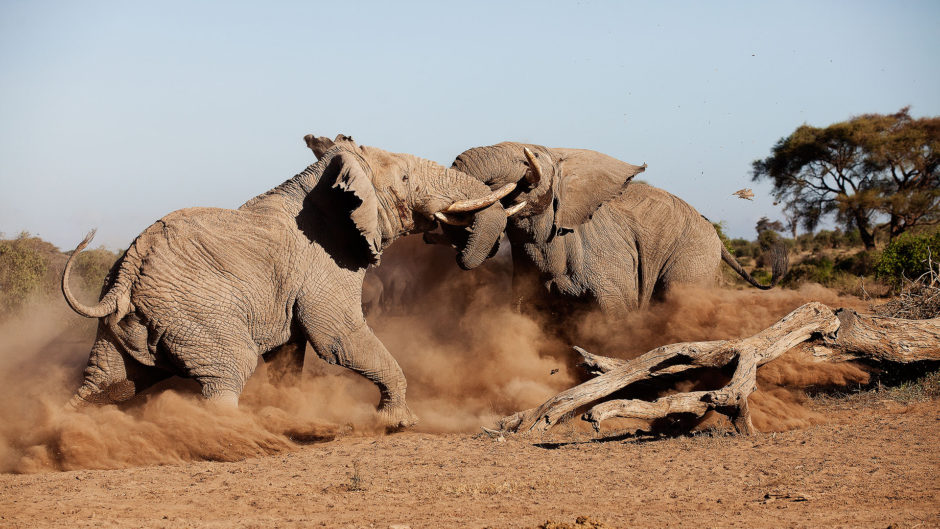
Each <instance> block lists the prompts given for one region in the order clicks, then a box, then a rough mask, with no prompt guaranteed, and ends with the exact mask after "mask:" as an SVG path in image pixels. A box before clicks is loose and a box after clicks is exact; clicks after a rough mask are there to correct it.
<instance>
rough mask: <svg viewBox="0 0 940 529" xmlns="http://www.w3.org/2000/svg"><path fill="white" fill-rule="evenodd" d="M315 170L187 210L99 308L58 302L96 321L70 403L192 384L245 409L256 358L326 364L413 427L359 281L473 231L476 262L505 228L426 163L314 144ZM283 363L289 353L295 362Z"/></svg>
mask: <svg viewBox="0 0 940 529" xmlns="http://www.w3.org/2000/svg"><path fill="white" fill-rule="evenodd" d="M304 139H305V141H306V143H307V145H308V146H309V147H311V148H314V147H316V148H317V149H320V150H321V156H320V159H319V161H318V162H317V163H315V164H313V165H310V166H309V167H307V168H306V169H304V170H303V171H302V172H300V173H299V174H297V175H296V176H294V177H293V178H290V179H289V180H287V181H285V182H284V183H282V184H281V185H279V186H277V187H275V188H274V189H271V190H269V191H267V192H266V193H263V194H261V195H259V196H257V197H255V198H253V199H251V200H249V201H248V202H246V203H245V204H244V205H242V206H241V207H240V208H238V209H236V210H230V209H219V208H188V209H182V210H178V211H175V212H172V213H170V214H168V215H166V216H165V217H163V218H161V219H160V220H158V221H156V222H155V223H154V224H152V225H151V226H150V227H148V228H147V229H145V230H144V231H143V232H142V233H141V234H140V235H139V236H137V238H136V239H135V240H134V241H133V242H132V243H131V245H130V247H129V248H128V249H127V251H126V252H125V254H124V255H123V256H122V257H121V258H120V259H119V260H118V262H116V263H115V265H114V267H113V268H112V269H111V271H110V272H109V274H108V276H107V278H106V279H105V285H104V287H103V288H102V292H101V296H100V298H99V301H98V303H97V304H95V305H90V306H89V305H85V304H84V303H82V302H81V301H79V300H78V299H76V298H75V296H74V295H73V294H72V292H71V291H70V289H69V273H70V270H71V267H72V264H73V261H74V259H75V256H76V255H78V253H79V252H81V251H82V250H83V249H84V248H85V247H86V246H87V245H88V243H89V242H90V241H91V239H92V237H93V236H94V231H92V232H91V233H90V234H89V235H88V236H86V237H85V239H84V240H83V241H82V242H81V243H80V244H79V245H78V247H77V248H76V249H75V251H74V252H73V253H72V255H71V257H70V258H69V259H68V261H67V263H66V265H65V269H64V271H63V274H62V292H63V294H64V296H65V299H66V301H67V303H68V304H69V306H70V307H71V308H72V309H73V310H74V311H75V312H77V313H78V314H80V315H82V316H85V317H88V318H98V320H99V321H98V329H97V335H96V338H95V342H94V344H93V346H92V348H91V352H90V355H89V360H88V363H87V366H86V368H85V370H84V380H83V382H82V384H81V386H80V387H79V389H78V391H77V392H76V393H75V395H74V396H73V397H72V399H71V400H70V401H69V403H68V404H67V407H69V408H73V409H75V408H80V407H83V406H86V405H88V404H103V403H117V402H121V401H125V400H127V399H129V398H131V397H133V396H134V395H135V394H137V393H139V392H140V391H142V390H143V389H145V388H146V387H148V386H150V385H152V384H154V383H156V382H158V381H160V380H162V379H164V378H167V377H169V376H171V375H179V376H182V377H187V378H192V379H195V380H196V381H197V382H198V383H199V384H200V386H201V392H202V396H203V397H204V398H205V399H207V400H208V401H210V402H212V403H216V404H219V405H223V406H229V407H237V405H238V400H239V396H240V394H241V392H242V389H243V388H244V385H245V382H246V380H247V379H248V378H249V377H250V376H251V374H252V372H253V371H254V369H255V367H256V366H257V363H258V356H259V355H263V356H267V355H273V354H281V355H285V356H287V357H288V363H293V364H295V365H294V366H293V367H294V368H296V367H297V364H298V363H299V365H300V367H302V365H303V351H304V349H305V347H306V344H307V343H308V342H309V343H310V344H311V346H312V348H313V350H314V351H315V352H316V354H317V355H318V356H319V357H320V358H322V359H324V360H326V361H327V362H329V363H332V364H338V365H341V366H343V367H346V368H348V369H351V370H353V371H355V372H356V373H359V374H360V375H362V376H364V377H366V378H367V379H369V380H370V381H372V382H373V383H374V384H376V385H377V386H378V388H379V390H380V393H381V398H380V402H379V404H378V412H379V418H380V420H381V421H382V422H383V423H384V424H385V426H386V427H388V428H389V429H398V428H403V427H407V426H410V425H412V424H414V423H415V422H416V420H417V417H416V416H415V415H414V413H412V411H411V410H410V409H409V407H408V405H407V403H406V400H405V390H406V380H405V377H404V374H403V373H402V370H401V367H400V366H399V365H398V362H397V361H396V360H395V359H394V358H393V357H392V355H391V354H390V353H389V351H388V350H387V349H386V348H385V346H384V345H383V344H382V343H381V342H380V341H379V340H378V338H376V336H375V335H374V334H373V332H372V330H371V329H370V328H369V326H368V325H367V324H366V321H365V318H364V316H363V311H362V305H361V299H362V285H363V278H364V275H365V273H366V270H367V268H368V267H369V266H371V265H373V264H376V263H378V262H379V259H380V256H381V254H382V251H383V250H384V249H385V248H386V247H388V246H389V245H390V244H391V243H392V242H393V241H395V240H396V239H397V238H399V237H401V236H403V235H405V234H409V233H418V232H422V231H427V230H431V229H434V228H435V226H436V225H437V223H438V222H439V221H440V220H441V219H445V220H447V221H450V222H459V223H460V224H464V225H467V228H465V230H466V231H467V232H468V233H469V235H468V236H467V244H466V245H465V246H463V247H461V249H460V252H459V253H458V255H457V261H458V264H459V265H460V266H461V267H462V268H465V269H470V268H474V267H476V266H478V265H479V264H481V263H482V262H483V261H484V260H485V259H486V258H487V257H488V256H489V255H490V254H491V253H492V251H493V250H492V249H493V248H494V246H496V245H497V243H498V240H499V237H500V236H501V234H502V232H503V230H504V228H505V225H506V212H505V211H504V210H503V208H502V206H501V203H500V202H499V199H500V198H501V196H502V195H500V194H498V193H494V192H492V191H491V190H490V189H489V188H488V187H487V186H486V185H484V184H482V183H481V182H480V181H478V180H476V179H473V178H470V177H469V176H467V175H465V174H462V173H460V172H458V171H455V170H452V169H448V168H445V167H443V166H440V165H438V164H436V163H434V162H431V161H429V160H424V159H421V158H418V157H416V156H412V155H408V154H396V153H390V152H386V151H383V150H381V149H378V148H374V147H366V146H359V145H358V144H356V143H355V142H354V141H353V140H352V138H349V137H346V136H338V137H337V139H336V141H335V142H334V141H331V140H329V139H326V138H317V137H314V136H313V135H308V136H306V137H305V138H304ZM285 351H286V353H285Z"/></svg>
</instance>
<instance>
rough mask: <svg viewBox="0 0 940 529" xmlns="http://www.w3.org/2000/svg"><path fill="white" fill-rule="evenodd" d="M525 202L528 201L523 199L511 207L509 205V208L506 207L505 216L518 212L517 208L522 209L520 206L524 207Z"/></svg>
mask: <svg viewBox="0 0 940 529" xmlns="http://www.w3.org/2000/svg"><path fill="white" fill-rule="evenodd" d="M526 204H528V202H527V201H525V200H523V201H522V202H520V203H518V204H516V205H515V206H512V207H510V208H506V216H507V217H511V216H513V215H515V214H516V213H519V210H520V209H522V208H524V207H525V205H526Z"/></svg>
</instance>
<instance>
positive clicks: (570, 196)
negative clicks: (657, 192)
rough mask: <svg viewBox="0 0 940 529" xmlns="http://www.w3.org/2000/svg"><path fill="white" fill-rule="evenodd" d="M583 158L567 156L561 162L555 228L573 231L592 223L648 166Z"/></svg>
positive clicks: (573, 155) (556, 191)
mask: <svg viewBox="0 0 940 529" xmlns="http://www.w3.org/2000/svg"><path fill="white" fill-rule="evenodd" d="M591 154H592V156H590V157H588V156H582V155H580V154H579V153H577V152H575V153H572V154H567V155H566V156H564V157H563V158H562V160H561V161H560V162H559V167H560V169H561V170H560V172H559V174H560V176H559V177H558V182H557V183H556V185H555V196H556V204H555V226H556V227H557V228H559V229H561V230H572V229H574V228H575V226H578V225H580V224H584V223H585V222H587V221H589V220H591V217H592V216H593V215H594V213H595V212H596V211H597V210H598V208H600V207H601V206H602V205H603V204H604V203H605V202H608V201H610V200H612V199H614V198H616V197H618V196H620V194H621V193H622V192H623V190H624V189H625V188H626V187H627V184H629V183H630V180H632V179H633V177H634V176H636V175H638V174H640V173H642V172H643V171H645V170H646V164H643V165H632V164H629V163H626V162H622V161H620V160H617V159H615V158H611V157H609V156H605V155H601V156H602V158H601V159H598V158H597V155H598V154H599V153H591Z"/></svg>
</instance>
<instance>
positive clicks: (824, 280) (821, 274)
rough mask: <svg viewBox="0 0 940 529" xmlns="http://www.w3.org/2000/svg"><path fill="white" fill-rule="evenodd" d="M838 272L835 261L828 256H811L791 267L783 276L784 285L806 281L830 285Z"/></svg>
mask: <svg viewBox="0 0 940 529" xmlns="http://www.w3.org/2000/svg"><path fill="white" fill-rule="evenodd" d="M839 274H840V272H839V271H837V270H836V267H835V263H834V262H833V261H832V259H829V258H828V257H811V258H809V259H806V260H805V261H803V262H802V263H800V264H798V265H796V266H794V267H792V268H791V269H790V271H789V272H788V273H787V275H786V276H785V277H784V278H783V284H784V285H785V286H797V285H799V284H800V283H804V282H806V281H812V282H814V283H819V284H820V285H825V286H830V285H832V284H834V283H835V281H836V279H837V276H838V275H839Z"/></svg>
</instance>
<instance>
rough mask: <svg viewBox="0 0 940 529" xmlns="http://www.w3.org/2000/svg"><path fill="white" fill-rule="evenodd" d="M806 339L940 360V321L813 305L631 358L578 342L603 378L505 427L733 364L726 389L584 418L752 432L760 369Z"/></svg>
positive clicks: (598, 410) (874, 353)
mask: <svg viewBox="0 0 940 529" xmlns="http://www.w3.org/2000/svg"><path fill="white" fill-rule="evenodd" d="M804 342H805V343H807V344H808V345H810V346H811V347H812V350H813V354H814V355H815V356H816V357H817V359H821V360H827V361H842V360H848V359H857V358H869V359H873V360H887V361H892V362H913V361H917V360H940V318H934V319H932V320H901V319H895V318H883V317H877V316H866V315H859V314H857V313H856V312H855V311H852V310H847V309H839V310H837V311H835V312H833V311H832V310H830V309H829V308H828V307H826V306H825V305H823V304H822V303H817V302H813V303H807V304H806V305H803V306H801V307H799V308H797V309H796V310H794V311H793V312H791V313H790V314H788V315H786V316H784V317H783V319H781V320H780V321H778V322H777V323H775V324H773V325H772V326H770V327H768V328H767V329H764V330H763V331H761V332H759V333H757V334H755V335H753V336H751V337H748V338H742V339H738V340H716V341H710V342H687V343H677V344H671V345H664V346H662V347H658V348H656V349H653V350H652V351H650V352H648V353H646V354H644V355H642V356H640V357H638V358H635V359H633V360H629V361H627V360H619V359H615V358H608V357H604V356H600V355H596V354H591V353H589V352H587V351H585V350H583V349H581V348H580V347H575V349H576V350H577V351H578V353H579V354H581V356H582V357H583V362H582V364H581V366H582V367H584V368H585V369H586V370H587V372H588V373H591V374H596V375H598V376H597V377H596V378H593V379H591V380H588V381H587V382H584V383H582V384H580V385H578V386H575V387H573V388H570V389H568V390H566V391H563V392H561V393H559V394H557V395H555V396H554V397H552V398H551V399H549V400H547V401H546V402H545V403H543V404H542V405H541V406H538V407H537V408H532V409H529V410H525V411H521V412H518V413H515V414H513V415H510V416H508V417H505V418H503V419H502V420H501V421H500V422H499V428H500V430H503V431H507V432H532V431H543V430H547V429H548V428H551V427H552V426H553V425H555V424H556V423H557V422H559V421H560V420H562V418H564V417H566V416H567V415H568V414H570V413H572V412H574V411H575V410H577V409H579V408H583V407H586V406H588V405H590V404H592V403H595V402H597V401H599V400H601V399H604V398H605V397H608V396H610V395H611V394H612V393H614V392H616V391H618V390H620V389H622V388H625V387H627V386H629V385H631V384H634V383H636V382H639V381H642V380H651V379H655V378H657V377H661V376H663V375H672V374H677V373H682V372H684V371H688V370H690V369H696V368H702V367H711V368H721V367H725V366H729V365H731V364H734V374H733V375H732V377H731V381H730V382H729V383H728V384H727V385H726V386H724V387H722V388H719V389H716V390H711V391H696V392H689V393H679V394H676V395H669V396H665V397H661V398H659V399H656V400H654V401H644V400H637V399H632V400H612V401H607V402H602V403H600V404H597V405H595V406H594V407H592V408H591V409H590V410H589V411H588V412H587V413H585V414H584V415H583V416H582V418H583V419H584V420H586V421H588V422H590V423H591V424H592V425H593V426H594V428H595V429H598V428H599V427H600V423H601V422H602V421H604V420H606V419H609V418H612V417H629V418H638V419H647V420H652V419H658V418H664V417H666V416H668V415H672V414H679V413H683V414H692V415H694V416H696V417H701V416H702V415H704V414H705V413H706V412H708V411H709V410H716V411H717V412H719V413H722V414H724V415H727V416H728V417H729V418H730V419H731V421H732V422H733V424H734V426H735V429H736V430H737V431H738V432H739V433H743V434H750V433H753V432H754V426H753V424H752V423H751V416H750V411H749V410H748V404H747V398H748V396H749V395H750V394H751V393H753V392H754V391H755V390H756V389H757V368H759V367H760V366H762V365H764V364H766V363H767V362H770V361H771V360H773V359H775V358H777V357H779V356H781V355H782V354H783V353H785V352H786V351H788V350H789V349H791V348H793V347H795V346H797V345H800V344H803V343H804Z"/></svg>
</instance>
